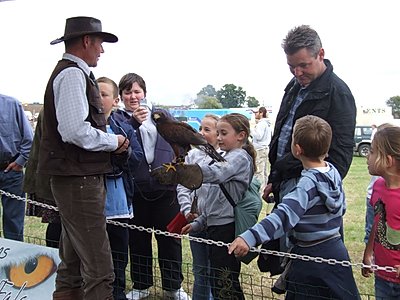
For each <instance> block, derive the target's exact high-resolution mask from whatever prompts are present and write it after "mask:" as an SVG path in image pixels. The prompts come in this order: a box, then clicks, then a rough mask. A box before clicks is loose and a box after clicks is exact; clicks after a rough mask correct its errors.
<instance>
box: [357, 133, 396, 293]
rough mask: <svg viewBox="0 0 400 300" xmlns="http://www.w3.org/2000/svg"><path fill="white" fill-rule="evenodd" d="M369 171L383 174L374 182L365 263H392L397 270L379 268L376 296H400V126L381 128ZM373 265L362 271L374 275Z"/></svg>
mask: <svg viewBox="0 0 400 300" xmlns="http://www.w3.org/2000/svg"><path fill="white" fill-rule="evenodd" d="M368 171H369V173H370V174H371V175H376V176H381V178H379V179H378V180H377V181H376V182H375V183H374V186H373V190H372V196H371V200H370V203H371V205H372V206H373V207H374V224H373V227H372V231H371V234H370V237H369V240H368V243H367V246H366V248H365V251H364V259H363V262H364V264H367V265H369V264H372V263H374V264H377V265H379V266H392V267H396V268H397V269H398V271H397V273H394V272H386V271H376V273H375V297H376V299H400V277H399V275H400V268H399V267H400V127H397V126H394V127H387V128H384V129H382V130H379V131H377V133H376V134H375V136H374V140H373V141H372V147H371V152H370V154H369V155H368ZM371 273H372V271H371V269H369V268H364V269H363V270H362V274H363V276H365V277H368V276H370V275H371Z"/></svg>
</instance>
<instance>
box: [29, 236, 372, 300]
mask: <svg viewBox="0 0 400 300" xmlns="http://www.w3.org/2000/svg"><path fill="white" fill-rule="evenodd" d="M24 241H25V242H26V243H30V244H35V245H42V246H45V245H46V240H45V239H43V238H40V237H32V236H25V238H24ZM193 267H194V266H193V264H192V262H190V261H184V262H183V263H182V269H181V271H182V275H183V281H182V289H183V290H184V291H185V292H186V293H187V294H188V295H190V296H193V285H194V274H193ZM151 269H152V274H153V276H152V285H151V287H150V288H149V289H148V292H149V294H148V296H147V297H146V299H166V297H165V290H164V289H165V287H164V286H163V280H162V276H161V270H160V264H159V261H158V258H157V257H153V258H152V259H151ZM170 271H171V272H176V270H170ZM125 275H126V287H125V293H127V292H129V291H130V290H132V288H133V283H132V279H131V272H130V262H129V263H128V267H127V268H126V270H125ZM208 276H210V275H208ZM223 277H224V276H221V278H218V279H219V280H223ZM239 278H240V285H241V288H242V290H243V294H244V297H245V299H254V300H256V299H284V298H285V294H277V293H274V292H272V290H271V289H272V287H273V286H274V284H275V283H276V281H277V278H278V276H274V277H271V276H269V273H262V272H255V273H254V274H249V273H246V272H241V273H240V276H239ZM209 279H211V278H210V277H209ZM142 283H143V282H142ZM226 286H227V287H229V286H230V282H229V281H227V282H226ZM296 286H297V290H295V291H292V292H293V293H295V294H296V299H297V298H298V299H321V300H322V299H337V298H334V297H332V296H330V295H329V293H328V292H327V293H325V294H324V293H321V289H322V290H323V288H321V287H320V286H318V285H301V284H300V285H299V284H297V285H296ZM228 295H230V296H226V297H222V296H221V297H220V299H236V298H235V296H234V295H232V294H229V293H228ZM297 296H298V297H297ZM360 296H361V299H368V300H369V299H375V297H374V296H373V295H370V294H360Z"/></svg>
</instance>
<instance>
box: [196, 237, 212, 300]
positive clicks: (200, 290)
mask: <svg viewBox="0 0 400 300" xmlns="http://www.w3.org/2000/svg"><path fill="white" fill-rule="evenodd" d="M190 236H193V237H199V238H204V239H205V238H206V237H207V233H206V231H201V232H194V233H190ZM190 250H191V251H192V257H193V275H194V284H193V300H209V299H213V297H212V294H211V286H210V260H209V258H208V255H209V254H208V253H209V246H208V245H207V244H205V243H198V242H195V241H190Z"/></svg>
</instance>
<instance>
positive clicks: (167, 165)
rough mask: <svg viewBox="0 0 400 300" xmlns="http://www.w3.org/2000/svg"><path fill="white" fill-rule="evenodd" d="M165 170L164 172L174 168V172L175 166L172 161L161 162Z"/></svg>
mask: <svg viewBox="0 0 400 300" xmlns="http://www.w3.org/2000/svg"><path fill="white" fill-rule="evenodd" d="M163 166H164V168H165V169H166V170H165V173H167V172H169V170H171V169H172V170H174V171H175V172H176V168H175V166H174V165H173V164H172V163H167V164H163Z"/></svg>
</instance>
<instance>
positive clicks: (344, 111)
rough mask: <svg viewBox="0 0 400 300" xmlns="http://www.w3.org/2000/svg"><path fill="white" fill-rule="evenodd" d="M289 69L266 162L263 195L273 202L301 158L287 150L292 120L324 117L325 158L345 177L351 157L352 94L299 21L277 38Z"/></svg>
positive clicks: (292, 181) (295, 175)
mask: <svg viewBox="0 0 400 300" xmlns="http://www.w3.org/2000/svg"><path fill="white" fill-rule="evenodd" d="M282 48H283V49H284V51H285V54H286V59H287V63H288V65H289V69H290V72H291V73H292V74H293V75H294V78H293V79H292V80H291V81H290V82H289V84H288V85H287V86H286V88H285V94H284V96H283V99H282V103H281V106H280V108H279V112H278V115H277V119H276V122H275V128H274V133H273V136H272V140H271V144H270V151H269V161H270V163H271V172H270V174H269V177H268V184H267V186H266V188H265V189H264V195H263V198H264V199H268V196H269V195H270V194H271V193H273V194H274V198H275V200H276V201H277V202H279V201H280V199H282V197H283V196H284V195H286V194H287V193H288V192H289V191H290V190H291V189H292V188H293V187H294V186H295V185H296V182H297V180H298V179H299V178H300V173H301V171H302V169H303V167H302V165H301V162H300V161H299V160H298V159H296V158H294V157H293V155H292V154H291V151H290V147H291V142H292V129H293V125H294V123H295V122H296V120H297V119H299V118H301V117H303V116H305V115H315V116H318V117H320V118H322V119H324V120H326V121H327V122H328V123H329V125H330V126H331V128H332V143H331V147H330V149H329V153H328V157H327V158H326V160H327V161H329V162H331V163H332V164H333V165H334V166H335V167H336V168H337V169H338V171H339V173H340V175H341V177H342V179H343V178H344V177H345V176H346V174H347V172H348V170H349V168H350V165H351V161H352V157H353V144H354V128H355V123H356V106H355V101H354V98H353V95H352V93H351V91H350V89H349V88H348V86H347V85H346V83H345V82H344V81H343V80H341V79H340V78H339V77H338V76H337V75H336V74H335V73H333V66H332V64H331V63H330V61H329V60H327V59H324V57H325V51H324V48H322V43H321V40H320V38H319V36H318V33H317V32H316V31H315V30H314V29H312V28H310V27H309V26H306V25H302V26H299V27H295V28H293V29H292V30H290V31H289V33H288V34H287V36H286V38H285V39H284V40H283V43H282Z"/></svg>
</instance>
